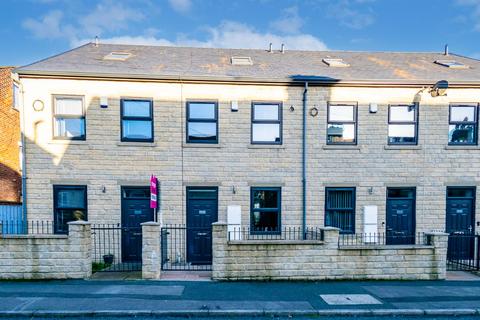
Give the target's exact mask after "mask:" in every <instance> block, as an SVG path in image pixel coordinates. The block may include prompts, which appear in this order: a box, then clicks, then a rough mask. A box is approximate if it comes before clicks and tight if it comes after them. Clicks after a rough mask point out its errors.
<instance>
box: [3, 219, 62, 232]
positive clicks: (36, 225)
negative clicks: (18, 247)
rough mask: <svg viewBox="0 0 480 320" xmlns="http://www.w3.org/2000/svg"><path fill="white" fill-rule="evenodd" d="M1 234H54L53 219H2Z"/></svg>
mask: <svg viewBox="0 0 480 320" xmlns="http://www.w3.org/2000/svg"><path fill="white" fill-rule="evenodd" d="M0 224H1V228H0V231H1V234H8V235H21V234H33V235H41V234H54V233H55V228H54V224H53V221H49V220H1V221H0Z"/></svg>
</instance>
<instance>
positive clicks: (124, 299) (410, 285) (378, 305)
mask: <svg viewBox="0 0 480 320" xmlns="http://www.w3.org/2000/svg"><path fill="white" fill-rule="evenodd" d="M238 313H240V314H243V315H250V316H251V315H261V314H268V315H272V314H277V315H288V314H295V315H315V314H320V315H321V314H325V315H326V314H336V315H342V314H357V315H372V314H377V315H383V314H404V315H405V314H408V315H420V314H464V315H473V314H477V315H478V314H480V281H397V282H394V281H392V282H387V281H369V282H361V281H353V282H350V281H339V282H333V281H331V282H214V281H210V282H206V281H200V282H189V281H96V280H89V281H36V282H0V316H2V315H3V316H12V315H25V316H32V315H38V316H41V315H43V316H55V315H65V314H75V315H93V314H95V315H98V316H100V315H103V316H115V315H128V314H130V315H139V316H149V315H152V314H153V315H168V314H170V315H178V314H188V315H201V314H216V315H233V314H238Z"/></svg>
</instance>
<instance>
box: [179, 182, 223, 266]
mask: <svg viewBox="0 0 480 320" xmlns="http://www.w3.org/2000/svg"><path fill="white" fill-rule="evenodd" d="M186 207H187V217H186V222H187V223H186V228H187V262H189V263H191V264H211V263H212V223H214V222H216V221H217V219H218V187H187V205H186Z"/></svg>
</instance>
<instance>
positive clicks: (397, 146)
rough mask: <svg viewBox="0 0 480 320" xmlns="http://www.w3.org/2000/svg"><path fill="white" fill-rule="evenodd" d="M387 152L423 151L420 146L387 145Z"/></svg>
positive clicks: (385, 147)
mask: <svg viewBox="0 0 480 320" xmlns="http://www.w3.org/2000/svg"><path fill="white" fill-rule="evenodd" d="M383 149H385V150H422V149H423V148H422V146H419V145H386V146H384V147H383Z"/></svg>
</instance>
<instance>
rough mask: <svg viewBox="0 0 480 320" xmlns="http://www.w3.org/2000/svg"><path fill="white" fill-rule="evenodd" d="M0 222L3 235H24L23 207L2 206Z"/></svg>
mask: <svg viewBox="0 0 480 320" xmlns="http://www.w3.org/2000/svg"><path fill="white" fill-rule="evenodd" d="M0 221H1V222H2V233H3V234H20V233H22V230H23V229H24V228H23V227H22V226H23V223H22V221H23V216H22V205H0Z"/></svg>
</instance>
